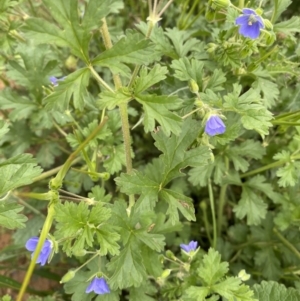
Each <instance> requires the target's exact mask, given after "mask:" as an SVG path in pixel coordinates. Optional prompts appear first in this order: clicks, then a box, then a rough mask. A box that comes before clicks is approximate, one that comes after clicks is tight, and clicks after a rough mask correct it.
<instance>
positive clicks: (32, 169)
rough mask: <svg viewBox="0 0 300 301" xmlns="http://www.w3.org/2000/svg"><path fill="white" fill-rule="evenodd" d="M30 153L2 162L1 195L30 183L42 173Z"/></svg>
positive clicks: (0, 175) (0, 170) (0, 176)
mask: <svg viewBox="0 0 300 301" xmlns="http://www.w3.org/2000/svg"><path fill="white" fill-rule="evenodd" d="M36 165H37V164H36V161H35V160H34V159H33V158H32V156H31V155H30V154H22V155H18V156H15V157H12V158H10V159H8V160H5V161H4V162H1V163H0V179H1V180H0V195H4V194H5V193H7V192H9V191H10V190H13V189H15V188H17V187H20V186H24V185H28V184H30V183H32V182H33V179H34V178H35V177H37V176H38V175H40V173H41V171H42V170H41V168H40V167H38V166H36Z"/></svg>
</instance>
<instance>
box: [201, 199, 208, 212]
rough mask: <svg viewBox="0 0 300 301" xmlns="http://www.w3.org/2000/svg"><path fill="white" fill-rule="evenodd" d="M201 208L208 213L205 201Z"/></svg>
mask: <svg viewBox="0 0 300 301" xmlns="http://www.w3.org/2000/svg"><path fill="white" fill-rule="evenodd" d="M200 208H201V209H202V210H203V211H206V209H207V204H206V202H205V201H202V202H201V203H200Z"/></svg>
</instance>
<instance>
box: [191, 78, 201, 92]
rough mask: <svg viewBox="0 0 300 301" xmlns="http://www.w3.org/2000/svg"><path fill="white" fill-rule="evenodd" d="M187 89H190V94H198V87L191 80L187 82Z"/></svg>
mask: <svg viewBox="0 0 300 301" xmlns="http://www.w3.org/2000/svg"><path fill="white" fill-rule="evenodd" d="M189 88H190V90H191V92H192V93H198V92H199V86H198V84H197V83H196V81H195V80H193V79H191V80H190V81H189Z"/></svg>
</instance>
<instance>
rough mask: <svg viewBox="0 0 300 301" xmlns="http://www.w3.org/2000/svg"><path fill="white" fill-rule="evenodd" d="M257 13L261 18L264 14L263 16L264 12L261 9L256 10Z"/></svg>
mask: <svg viewBox="0 0 300 301" xmlns="http://www.w3.org/2000/svg"><path fill="white" fill-rule="evenodd" d="M255 12H256V13H257V14H258V15H259V16H261V15H262V14H263V12H264V11H263V10H262V9H261V8H260V7H259V8H257V9H256V10H255Z"/></svg>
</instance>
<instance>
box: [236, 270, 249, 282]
mask: <svg viewBox="0 0 300 301" xmlns="http://www.w3.org/2000/svg"><path fill="white" fill-rule="evenodd" d="M238 277H239V278H240V279H241V280H242V281H247V280H249V279H250V277H251V276H250V275H249V274H247V273H246V271H245V270H241V271H240V272H239V274H238Z"/></svg>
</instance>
